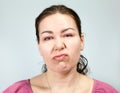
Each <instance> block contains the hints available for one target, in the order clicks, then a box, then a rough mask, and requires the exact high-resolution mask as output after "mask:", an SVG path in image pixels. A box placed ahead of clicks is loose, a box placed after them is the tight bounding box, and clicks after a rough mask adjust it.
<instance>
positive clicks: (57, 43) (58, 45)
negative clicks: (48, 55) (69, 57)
mask: <svg viewBox="0 0 120 93" xmlns="http://www.w3.org/2000/svg"><path fill="white" fill-rule="evenodd" d="M65 48H66V44H65V41H64V40H63V39H62V38H57V39H56V41H55V46H54V49H55V50H58V51H60V50H63V49H65Z"/></svg>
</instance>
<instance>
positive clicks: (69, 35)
mask: <svg viewBox="0 0 120 93" xmlns="http://www.w3.org/2000/svg"><path fill="white" fill-rule="evenodd" d="M63 37H73V34H65V35H63ZM51 39H54V37H52V36H48V37H45V38H43V40H44V41H49V40H51Z"/></svg>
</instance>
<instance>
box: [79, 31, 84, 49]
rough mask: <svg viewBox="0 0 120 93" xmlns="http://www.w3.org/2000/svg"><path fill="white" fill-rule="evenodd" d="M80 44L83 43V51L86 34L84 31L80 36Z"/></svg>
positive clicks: (81, 47)
mask: <svg viewBox="0 0 120 93" xmlns="http://www.w3.org/2000/svg"><path fill="white" fill-rule="evenodd" d="M80 44H81V46H80V49H81V51H82V50H83V49H84V34H83V33H82V34H81V37H80Z"/></svg>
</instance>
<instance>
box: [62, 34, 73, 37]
mask: <svg viewBox="0 0 120 93" xmlns="http://www.w3.org/2000/svg"><path fill="white" fill-rule="evenodd" d="M72 36H73V35H72V34H65V35H64V37H72Z"/></svg>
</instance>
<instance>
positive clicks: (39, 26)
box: [3, 5, 118, 93]
mask: <svg viewBox="0 0 120 93" xmlns="http://www.w3.org/2000/svg"><path fill="white" fill-rule="evenodd" d="M35 27H36V36H37V41H38V47H39V51H40V53H41V55H42V57H43V59H44V62H45V65H44V71H43V74H41V75H38V76H36V77H34V78H32V79H28V80H22V81H19V82H17V83H15V84H13V85H12V86H10V87H9V88H8V89H6V90H5V91H4V92H3V93H118V92H117V90H115V89H114V88H113V87H112V86H110V85H108V84H106V83H104V82H101V81H98V80H95V79H92V78H89V77H87V76H86V74H87V68H86V67H87V59H86V58H85V57H84V56H82V55H81V51H82V50H83V49H84V35H83V33H82V32H81V21H80V19H79V17H78V15H77V14H76V13H75V12H74V11H73V10H72V9H70V8H68V7H66V6H64V5H54V6H51V7H49V8H46V9H45V10H44V11H43V12H42V13H41V14H40V15H39V16H38V17H37V18H36V23H35Z"/></svg>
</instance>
